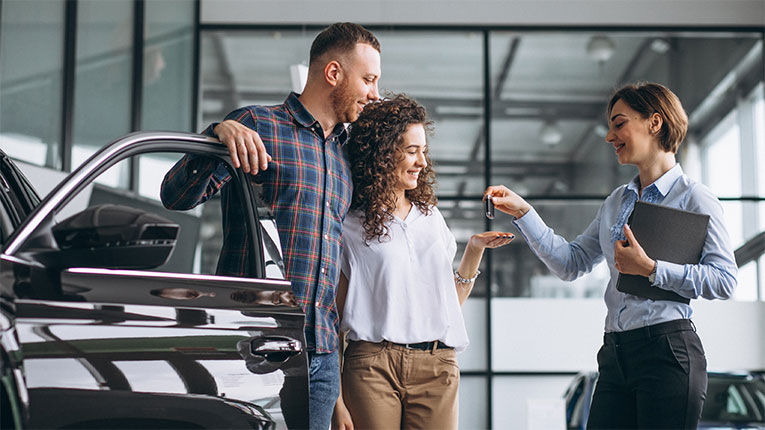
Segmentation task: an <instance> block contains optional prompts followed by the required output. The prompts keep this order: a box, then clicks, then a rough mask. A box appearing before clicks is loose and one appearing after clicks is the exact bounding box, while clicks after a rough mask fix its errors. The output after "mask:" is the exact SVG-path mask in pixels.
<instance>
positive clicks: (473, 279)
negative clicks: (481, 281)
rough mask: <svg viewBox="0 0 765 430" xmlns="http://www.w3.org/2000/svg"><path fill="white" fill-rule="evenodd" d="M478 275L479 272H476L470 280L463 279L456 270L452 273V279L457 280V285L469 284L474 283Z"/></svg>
mask: <svg viewBox="0 0 765 430" xmlns="http://www.w3.org/2000/svg"><path fill="white" fill-rule="evenodd" d="M480 274H481V271H480V270H476V271H475V275H474V276H473V277H472V278H463V277H462V276H460V272H458V271H456V270H455V271H454V277H455V278H457V283H460V284H469V283H471V282H473V281H475V280H476V279H478V275H480Z"/></svg>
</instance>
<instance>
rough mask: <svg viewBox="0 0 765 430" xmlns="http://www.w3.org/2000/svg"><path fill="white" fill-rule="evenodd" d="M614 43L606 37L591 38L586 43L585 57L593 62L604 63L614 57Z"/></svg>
mask: <svg viewBox="0 0 765 430" xmlns="http://www.w3.org/2000/svg"><path fill="white" fill-rule="evenodd" d="M614 48H615V45H614V42H613V40H611V38H609V37H607V36H593V37H592V38H590V41H589V42H588V43H587V55H589V56H590V58H592V59H593V60H595V61H598V62H600V63H605V62H606V61H608V60H609V59H610V58H611V56H612V55H614Z"/></svg>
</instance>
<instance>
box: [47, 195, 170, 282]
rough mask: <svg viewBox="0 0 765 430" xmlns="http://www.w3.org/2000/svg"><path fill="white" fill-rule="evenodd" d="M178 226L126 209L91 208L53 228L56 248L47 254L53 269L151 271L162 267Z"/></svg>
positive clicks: (124, 207) (168, 255)
mask: <svg viewBox="0 0 765 430" xmlns="http://www.w3.org/2000/svg"><path fill="white" fill-rule="evenodd" d="M179 230H180V227H179V226H178V225H177V224H175V223H173V222H172V221H169V220H167V219H165V218H162V217H160V216H158V215H155V214H152V213H148V212H144V211H142V210H140V209H136V208H133V207H129V206H121V205H114V204H103V205H97V206H93V207H90V208H88V209H85V210H84V211H82V212H78V213H77V214H75V215H73V216H71V217H69V218H67V219H65V220H64V221H62V222H60V223H59V224H58V225H56V226H55V227H53V229H52V231H53V237H54V238H55V239H56V244H57V245H58V247H59V249H58V250H55V251H52V252H51V254H52V255H48V259H49V260H50V263H51V265H52V266H54V267H58V268H68V267H99V268H108V269H151V268H155V267H159V266H161V265H163V264H164V263H165V262H166V261H167V259H168V258H169V257H170V254H171V253H172V251H173V248H174V247H175V241H176V239H177V237H178V232H179Z"/></svg>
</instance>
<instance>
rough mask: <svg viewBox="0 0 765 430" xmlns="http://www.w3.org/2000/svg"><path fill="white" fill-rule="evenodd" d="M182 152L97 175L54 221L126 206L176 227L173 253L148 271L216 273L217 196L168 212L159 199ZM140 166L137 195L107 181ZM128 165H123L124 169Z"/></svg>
mask: <svg viewBox="0 0 765 430" xmlns="http://www.w3.org/2000/svg"><path fill="white" fill-rule="evenodd" d="M183 155H184V154H182V153H174V152H166V153H165V152H161V153H151V154H143V155H139V156H135V157H132V158H127V159H124V160H122V161H120V162H119V163H117V164H116V165H114V166H112V167H111V168H110V169H108V170H106V171H104V172H103V173H101V174H100V175H99V176H98V177H97V178H95V180H94V181H93V185H92V187H90V189H89V190H88V193H84V194H89V195H86V196H85V197H86V198H76V199H72V200H70V202H69V203H68V204H67V205H65V206H64V207H62V208H60V210H59V211H58V213H57V215H56V219H55V221H56V223H57V224H58V223H62V222H64V221H65V220H66V218H67V217H69V216H72V214H77V213H80V212H81V211H84V210H86V209H88V208H94V207H97V206H101V205H119V206H127V207H130V208H133V209H137V210H140V211H143V212H147V213H150V214H153V215H156V216H159V217H161V218H164V219H166V220H167V221H169V222H171V223H174V224H177V225H178V226H180V231H179V234H178V238H177V241H176V245H175V248H174V250H173V251H172V253H171V255H170V257H169V259H168V260H167V262H166V263H165V264H163V265H161V266H159V267H156V268H154V269H151V270H155V271H162V272H172V273H193V274H205V275H212V274H216V268H217V265H218V260H219V257H220V254H221V249H222V247H223V236H224V231H223V222H222V215H221V198H220V193H218V194H216V195H215V196H214V197H213V198H211V199H209V200H208V201H207V202H205V203H204V204H201V205H198V206H197V207H195V208H193V209H190V210H185V211H179V210H168V209H166V208H165V207H164V206H163V205H162V202H161V201H160V197H159V196H160V194H159V190H160V187H161V184H162V179H163V178H164V175H165V173H166V172H167V171H168V170H170V168H171V167H172V166H173V165H174V164H175V163H176V162H177V161H178V160H179V159H181V157H183ZM131 165H133V166H140V167H143V169H139V172H140V174H139V175H137V177H136V179H135V180H136V181H137V187H136V189H137V190H138V192H133V191H127V190H125V189H122V188H118V187H115V186H112V185H114V184H112V182H113V181H111V180H110V178H111V177H113V176H114V175H115V174H117V173H118V172H121V171H124V169H126V168H129V166H131ZM126 166H128V167H126ZM227 186H233V187H235V188H236V190H237V191H236V192H237V193H238V194H239V195H241V193H243V192H244V191H243V189H242V187H241V184H239V183H238V181H236V179H233V180H232V181H231V182H230V183H229V184H228V185H227ZM232 200H233V201H232V202H231V204H232V205H240V206H239V207H240V208H241V202H242V200H243V199H242V198H239V199H232Z"/></svg>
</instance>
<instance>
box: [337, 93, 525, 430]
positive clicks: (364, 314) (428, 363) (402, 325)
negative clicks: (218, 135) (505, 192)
mask: <svg viewBox="0 0 765 430" xmlns="http://www.w3.org/2000/svg"><path fill="white" fill-rule="evenodd" d="M431 127H432V123H431V122H430V121H429V120H428V119H427V115H426V113H425V109H424V108H423V107H422V106H420V105H419V104H418V103H417V102H416V101H414V100H412V99H409V98H408V97H406V96H404V95H398V96H395V97H393V98H391V99H388V100H384V101H382V102H379V103H373V104H370V105H367V107H365V108H364V111H363V112H362V114H361V116H360V117H359V119H358V120H357V121H356V122H355V123H353V125H352V126H351V131H350V138H349V140H348V143H347V144H346V149H347V153H348V159H349V162H350V165H351V171H352V175H353V184H354V190H353V198H352V201H351V212H349V214H348V215H347V216H346V219H345V222H344V224H343V261H342V274H341V276H340V285H338V291H337V307H338V312H339V313H340V318H341V322H340V331H341V333H345V337H346V338H347V340H348V347H347V348H346V350H345V354H344V359H343V361H344V362H343V370H342V378H341V379H342V390H341V394H340V396H339V397H338V401H337V404H336V406H335V414H334V417H333V427H335V428H341V429H352V428H354V427H356V428H439V429H450V428H451V429H454V428H457V423H458V421H457V410H458V408H457V392H458V386H459V368H458V365H457V359H456V356H455V354H456V352H459V351H461V350H464V349H465V347H467V344H468V337H467V332H466V330H465V323H464V321H463V318H462V311H461V305H462V304H463V303H464V302H465V300H466V299H467V297H468V295H469V294H470V291H471V289H472V288H473V282H474V281H475V279H476V277H477V276H478V273H479V272H478V266H479V264H480V262H481V257H482V256H483V252H484V249H485V248H495V247H498V246H502V245H506V244H508V243H510V241H511V240H512V238H513V236H512V234H510V233H502V232H484V233H480V234H475V235H473V236H472V237H471V238H470V241H469V242H468V245H467V247H466V249H465V253H464V255H463V257H462V261H461V262H460V266H459V269H457V271H452V261H453V259H454V256H455V253H456V252H457V243H456V241H455V239H454V236H453V235H452V234H451V232H450V231H449V228H448V227H447V226H446V222H445V221H444V218H443V217H442V216H441V213H440V212H439V211H438V209H437V208H436V197H435V193H434V190H433V185H434V183H435V172H434V171H433V168H432V165H431V162H430V159H429V158H428V147H427V138H426V134H427V132H428V131H430V129H431Z"/></svg>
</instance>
